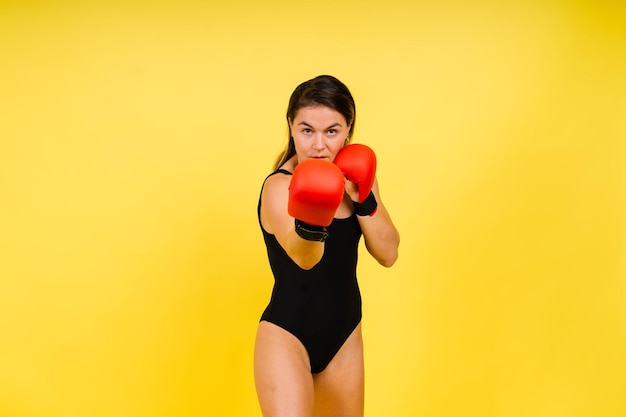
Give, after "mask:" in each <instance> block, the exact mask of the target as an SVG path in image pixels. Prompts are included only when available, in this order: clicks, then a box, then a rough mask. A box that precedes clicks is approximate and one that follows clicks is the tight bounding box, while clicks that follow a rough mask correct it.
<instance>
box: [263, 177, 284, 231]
mask: <svg viewBox="0 0 626 417" xmlns="http://www.w3.org/2000/svg"><path fill="white" fill-rule="evenodd" d="M290 182H291V175H288V174H283V173H278V174H274V175H272V176H271V177H269V178H268V179H267V181H265V185H264V186H263V192H262V194H261V224H262V225H263V228H264V229H265V230H266V231H267V232H268V233H274V230H273V229H274V228H273V227H272V225H276V223H277V221H278V219H279V218H281V217H283V216H286V215H287V202H288V200H289V183H290Z"/></svg>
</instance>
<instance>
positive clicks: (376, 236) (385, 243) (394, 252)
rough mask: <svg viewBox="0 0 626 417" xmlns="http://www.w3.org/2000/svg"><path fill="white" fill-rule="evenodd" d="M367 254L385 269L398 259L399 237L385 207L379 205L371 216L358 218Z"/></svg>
mask: <svg viewBox="0 0 626 417" xmlns="http://www.w3.org/2000/svg"><path fill="white" fill-rule="evenodd" d="M358 219H359V224H360V226H361V231H362V232H363V237H364V239H365V247H366V248H367V250H368V252H369V253H370V254H371V255H372V256H373V257H374V258H375V259H376V260H377V261H378V263H380V264H381V265H383V266H385V267H390V266H392V265H393V264H394V263H395V262H396V259H398V247H399V245H400V235H399V233H398V231H397V229H396V227H395V226H394V224H393V222H392V221H391V218H390V217H389V213H388V212H387V210H386V209H385V207H381V205H379V207H378V210H377V211H376V213H375V214H374V215H373V216H358Z"/></svg>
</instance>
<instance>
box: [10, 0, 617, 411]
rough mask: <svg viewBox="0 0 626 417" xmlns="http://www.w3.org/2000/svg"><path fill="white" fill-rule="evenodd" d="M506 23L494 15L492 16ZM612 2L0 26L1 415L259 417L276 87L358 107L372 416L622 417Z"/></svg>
mask: <svg viewBox="0 0 626 417" xmlns="http://www.w3.org/2000/svg"><path fill="white" fill-rule="evenodd" d="M502 3H506V5H504V4H502ZM625 21H626V7H625V6H624V3H623V2H617V1H598V2H581V1H579V2H572V1H569V2H568V1H549V2H539V1H537V2H527V1H516V2H496V1H479V2H469V3H468V2H462V1H446V2H435V1H417V2H416V1H408V0H407V1H404V2H403V1H399V0H388V1H384V2H382V1H381V2H376V1H352V2H341V1H334V0H333V1H331V0H324V1H318V2H312V1H301V2H297V1H290V2H278V1H272V2H268V1H253V0H249V1H237V0H235V1H227V0H223V1H219V2H216V1H207V2H202V1H188V0H184V1H176V2H174V1H171V2H168V1H156V2H148V1H140V2H138V1H135V2H122V1H119V2H109V3H96V2H43V1H11V2H6V1H5V2H0V415H1V416H3V417H35V416H46V417H79V416H80V417H84V416H90V417H98V416H107V417H110V416H120V417H122V416H132V417H143V416H146V417H148V416H150V417H152V416H235V417H236V416H260V412H259V410H258V406H257V401H256V396H255V392H254V383H253V378H252V348H253V340H254V333H255V329H256V324H257V321H258V318H259V316H260V314H261V311H262V309H263V308H264V306H265V305H266V303H267V301H268V299H269V295H270V290H271V285H272V277H271V275H270V271H269V267H268V265H267V260H266V255H265V248H264V245H263V242H262V238H261V234H260V231H259V228H258V223H257V219H256V203H257V198H258V193H259V190H260V185H261V182H262V180H263V178H264V177H265V175H266V174H267V173H268V172H269V170H270V167H271V163H272V161H273V159H274V157H275V156H276V154H277V153H278V151H279V150H280V149H281V148H282V146H283V144H284V143H285V132H286V125H285V120H284V112H285V109H286V105H287V99H288V97H289V94H290V93H291V91H292V90H293V88H295V86H296V85H297V84H298V83H300V82H301V81H304V80H306V79H309V78H312V77H313V76H315V75H318V74H323V73H329V74H333V75H335V76H337V77H339V78H340V79H341V80H343V81H344V82H345V83H346V84H348V86H349V87H350V88H351V90H352V92H353V94H354V96H355V98H356V102H357V112H358V118H357V126H356V136H355V141H356V142H363V143H367V144H369V145H370V146H371V147H372V148H374V149H375V151H376V152H377V154H378V157H379V171H378V173H379V182H380V185H381V191H382V194H383V197H384V199H385V203H386V205H387V206H388V208H389V211H390V212H391V214H392V216H393V218H394V221H395V223H396V225H397V227H398V229H399V231H400V233H401V237H402V243H401V248H400V259H399V260H398V262H397V264H396V265H395V266H394V267H393V268H391V269H385V268H382V267H380V266H378V265H376V264H375V263H374V262H373V261H372V259H371V258H369V257H368V256H366V255H365V252H364V251H362V252H361V253H362V256H361V263H360V266H359V278H360V282H361V287H362V292H363V298H364V332H365V333H364V337H365V345H366V368H367V371H366V372H367V374H366V378H367V381H366V386H367V387H366V390H367V393H366V415H367V416H370V417H374V416H395V417H402V416H407V417H409V416H429V417H440V416H481V417H488V416H494V417H496V416H497V417H517V416H519V417H528V416H532V417H539V416H546V417H554V416H572V417H578V416H590V417H591V416H594V417H595V416H615V417H617V416H624V415H626V399H625V398H626V396H625V394H626V214H625V213H626V25H624V22H625Z"/></svg>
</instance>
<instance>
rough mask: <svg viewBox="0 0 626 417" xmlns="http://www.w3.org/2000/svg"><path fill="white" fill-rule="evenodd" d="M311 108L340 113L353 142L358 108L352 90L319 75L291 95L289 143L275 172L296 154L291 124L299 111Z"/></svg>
mask: <svg viewBox="0 0 626 417" xmlns="http://www.w3.org/2000/svg"><path fill="white" fill-rule="evenodd" d="M309 106H326V107H329V108H331V109H333V110H335V111H337V112H338V113H340V114H341V115H342V116H343V117H344V118H345V119H346V122H347V123H348V126H350V131H349V132H348V137H349V140H352V135H353V134H354V123H355V120H356V107H355V104H354V98H352V94H351V93H350V90H349V89H348V87H346V85H345V84H344V83H342V82H341V81H339V80H338V79H337V78H335V77H333V76H331V75H319V76H317V77H315V78H313V79H311V80H308V81H305V82H303V83H302V84H300V85H299V86H297V87H296V89H295V90H294V91H293V93H291V97H290V98H289V106H288V107H287V129H288V133H289V141H288V143H287V146H285V149H284V150H283V151H282V152H281V153H280V154H279V155H278V158H276V161H275V163H274V170H276V169H278V168H279V167H280V166H281V165H282V164H284V163H285V162H287V160H288V159H289V158H291V157H292V156H294V155H295V154H296V146H295V144H294V142H293V135H292V134H291V128H290V127H289V124H290V122H291V121H293V119H294V118H295V117H296V113H298V110H300V109H301V108H303V107H309Z"/></svg>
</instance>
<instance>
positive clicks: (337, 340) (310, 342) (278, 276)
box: [257, 169, 361, 373]
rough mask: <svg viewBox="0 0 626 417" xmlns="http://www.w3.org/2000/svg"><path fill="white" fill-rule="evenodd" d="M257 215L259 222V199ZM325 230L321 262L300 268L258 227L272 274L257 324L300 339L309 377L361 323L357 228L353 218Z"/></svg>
mask: <svg viewBox="0 0 626 417" xmlns="http://www.w3.org/2000/svg"><path fill="white" fill-rule="evenodd" d="M279 172H280V173H283V174H289V175H291V173H290V172H289V171H285V170H282V169H280V170H278V171H276V172H274V173H272V174H270V176H271V175H274V174H277V173H279ZM268 178H269V177H268ZM266 179H267V178H266ZM257 213H258V216H259V223H261V217H260V214H261V200H260V199H259V205H258V209H257ZM327 229H328V233H329V236H328V238H327V239H326V242H325V245H326V246H325V248H324V255H323V256H322V259H321V260H320V261H319V263H318V264H317V265H315V266H314V267H313V268H311V269H310V270H304V269H302V268H300V267H299V266H298V265H296V263H295V262H294V261H292V260H291V258H290V257H289V256H288V255H287V253H286V252H285V250H284V249H283V248H282V246H280V244H279V243H278V241H277V240H276V237H275V236H274V235H273V234H270V233H268V232H266V231H265V229H263V225H261V230H262V231H263V238H264V239H265V245H266V247H267V254H268V258H269V262H270V267H271V269H272V272H273V274H274V289H273V290H272V298H271V300H270V302H269V305H268V306H267V308H266V309H265V311H264V312H263V315H262V316H261V320H266V321H268V322H271V323H274V324H276V325H277V326H280V327H281V328H283V329H285V330H287V331H288V332H290V333H291V334H293V335H294V336H295V337H297V338H298V339H299V340H300V342H301V343H302V344H303V345H304V347H305V348H306V350H307V352H308V354H309V360H310V363H311V372H312V373H318V372H321V371H323V370H324V369H325V368H326V366H328V364H329V363H330V361H331V360H332V359H333V357H334V356H335V355H336V354H337V352H338V351H339V349H340V348H341V346H343V344H344V342H345V341H346V340H347V339H348V337H349V336H350V334H352V331H353V330H354V329H355V328H356V327H357V325H358V324H359V323H360V321H361V293H360V291H359V285H358V283H357V277H356V265H357V257H358V246H359V240H360V239H361V227H360V226H359V222H358V220H357V219H356V215H354V214H353V215H352V216H350V217H348V218H345V219H337V218H336V219H333V221H332V223H331V224H330V226H328V228H327Z"/></svg>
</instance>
